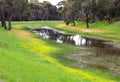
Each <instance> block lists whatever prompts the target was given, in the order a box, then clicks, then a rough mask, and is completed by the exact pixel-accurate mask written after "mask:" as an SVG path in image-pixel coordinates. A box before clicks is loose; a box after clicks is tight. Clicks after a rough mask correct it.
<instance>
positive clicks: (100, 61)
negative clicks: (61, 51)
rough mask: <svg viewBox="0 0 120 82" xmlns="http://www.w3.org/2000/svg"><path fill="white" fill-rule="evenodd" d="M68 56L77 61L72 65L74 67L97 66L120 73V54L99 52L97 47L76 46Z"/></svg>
mask: <svg viewBox="0 0 120 82" xmlns="http://www.w3.org/2000/svg"><path fill="white" fill-rule="evenodd" d="M98 54H99V55H98ZM66 58H68V59H72V60H75V61H76V64H74V65H71V66H70V67H73V68H97V69H102V70H106V71H109V72H112V73H115V74H118V75H120V56H117V55H108V54H102V53H98V52H97V49H95V48H92V49H91V48H86V47H84V48H83V47H82V48H81V47H76V49H75V53H74V54H70V55H68V56H66Z"/></svg>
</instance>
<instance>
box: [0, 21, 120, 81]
mask: <svg viewBox="0 0 120 82" xmlns="http://www.w3.org/2000/svg"><path fill="white" fill-rule="evenodd" d="M46 23H47V22H42V23H38V22H37V23H35V22H33V23H25V22H24V23H23V22H22V23H14V24H13V25H14V29H13V30H12V31H11V32H8V31H4V30H3V29H2V28H0V79H2V80H4V81H6V82H80V81H83V82H90V81H92V82H112V81H113V82H117V81H119V80H120V79H119V77H118V76H114V75H110V74H109V73H103V72H102V71H99V70H94V69H93V70H87V69H86V70H76V69H72V68H69V67H65V66H63V65H62V64H60V63H59V61H58V60H56V59H55V57H56V56H58V57H59V56H60V55H65V54H69V53H73V51H72V50H73V49H74V47H73V46H70V45H65V44H63V45H61V44H57V43H55V42H53V41H46V40H43V39H37V38H35V37H34V36H33V35H31V34H29V32H26V31H23V30H20V29H22V27H26V26H34V27H40V26H42V25H46ZM58 23H61V22H55V23H52V24H51V23H47V24H48V25H50V26H51V25H57V24H58ZM61 61H64V62H68V63H69V62H70V61H69V60H68V61H66V60H61Z"/></svg>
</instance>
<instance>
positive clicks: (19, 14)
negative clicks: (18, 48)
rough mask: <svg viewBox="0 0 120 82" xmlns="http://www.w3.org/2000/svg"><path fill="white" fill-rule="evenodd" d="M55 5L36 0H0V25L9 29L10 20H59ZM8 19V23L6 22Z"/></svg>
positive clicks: (59, 14)
mask: <svg viewBox="0 0 120 82" xmlns="http://www.w3.org/2000/svg"><path fill="white" fill-rule="evenodd" d="M61 19H62V18H61V13H59V11H58V9H57V7H56V6H54V5H52V4H51V3H50V2H47V1H44V2H43V3H40V2H38V0H0V20H1V26H2V27H4V28H5V29H6V30H11V27H12V26H11V21H40V20H61ZM6 21H8V25H7V24H6Z"/></svg>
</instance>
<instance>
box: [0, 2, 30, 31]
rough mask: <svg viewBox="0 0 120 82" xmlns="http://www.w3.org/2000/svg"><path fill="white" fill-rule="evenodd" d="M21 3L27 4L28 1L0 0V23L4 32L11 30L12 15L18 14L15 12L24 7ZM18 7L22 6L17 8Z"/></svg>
mask: <svg viewBox="0 0 120 82" xmlns="http://www.w3.org/2000/svg"><path fill="white" fill-rule="evenodd" d="M23 3H28V0H0V4H1V5H0V11H1V23H2V26H3V27H4V28H5V29H6V30H11V29H12V25H11V21H12V18H13V13H16V12H18V11H17V10H21V8H22V6H24V5H25V4H23ZM19 5H22V6H21V7H18V6H19ZM14 15H15V14H14ZM6 20H8V28H7V27H6Z"/></svg>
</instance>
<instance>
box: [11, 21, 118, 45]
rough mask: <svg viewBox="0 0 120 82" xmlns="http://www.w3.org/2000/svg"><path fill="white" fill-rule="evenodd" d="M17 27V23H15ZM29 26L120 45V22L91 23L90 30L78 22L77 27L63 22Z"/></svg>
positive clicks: (39, 23)
mask: <svg viewBox="0 0 120 82" xmlns="http://www.w3.org/2000/svg"><path fill="white" fill-rule="evenodd" d="M13 24H14V25H16V24H17V23H13ZM27 24H28V26H33V27H36V28H37V27H38V28H40V27H41V26H51V27H52V28H56V29H59V30H63V31H66V32H68V33H72V34H81V35H86V36H95V37H99V38H103V39H109V40H113V41H115V42H116V43H119V44H120V22H119V21H118V22H113V23H112V24H108V23H107V22H106V21H103V22H98V23H90V28H89V29H86V25H85V23H84V22H77V23H76V26H71V25H69V26H66V25H65V24H64V23H63V22H62V21H58V22H56V21H55V22H54V21H51V22H50V21H46V22H44V21H43V22H29V23H27ZM19 25H20V26H23V27H26V23H25V22H24V23H22V22H21V23H19Z"/></svg>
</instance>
